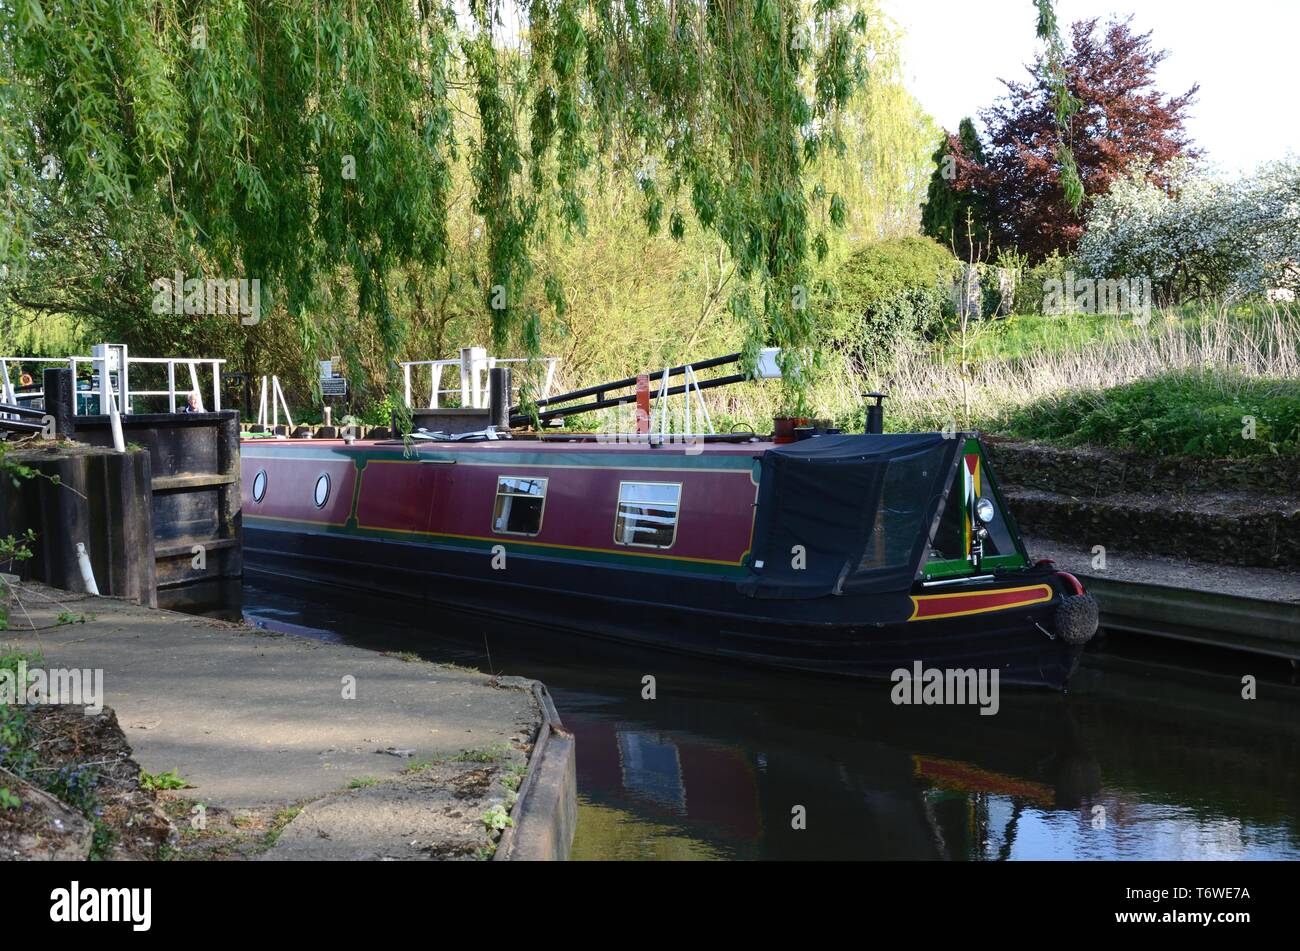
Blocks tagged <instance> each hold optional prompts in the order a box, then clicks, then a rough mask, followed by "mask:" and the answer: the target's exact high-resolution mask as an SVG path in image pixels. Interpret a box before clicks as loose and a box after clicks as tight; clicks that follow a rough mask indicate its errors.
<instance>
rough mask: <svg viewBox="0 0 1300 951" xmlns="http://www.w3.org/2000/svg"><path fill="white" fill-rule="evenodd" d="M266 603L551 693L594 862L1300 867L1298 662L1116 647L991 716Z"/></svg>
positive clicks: (1100, 649) (252, 607)
mask: <svg viewBox="0 0 1300 951" xmlns="http://www.w3.org/2000/svg"><path fill="white" fill-rule="evenodd" d="M243 599H244V616H245V617H246V618H247V620H249V621H250V622H251V623H253V624H255V625H259V626H262V627H265V628H268V629H272V630H280V631H286V632H292V633H297V634H305V635H308V636H311V637H318V638H320V639H322V640H327V641H340V642H345V643H348V644H353V645H357V646H361V647H366V648H370V649H373V650H382V651H413V652H415V653H417V654H419V655H420V656H421V657H424V658H426V659H428V660H431V661H437V662H450V663H455V664H460V665H463V666H471V667H476V668H478V669H480V670H483V671H490V672H492V673H497V674H516V675H522V676H528V677H535V678H537V679H539V680H542V681H544V682H545V683H546V685H547V686H548V687H549V688H550V691H551V693H552V695H553V696H554V698H555V703H556V706H557V708H558V709H559V712H560V716H561V717H562V718H563V720H564V723H565V725H566V726H567V727H569V728H570V729H572V730H573V732H574V733H575V734H576V736H577V742H578V791H579V805H578V831H577V837H576V840H575V842H574V847H573V855H574V858H577V859H951V860H974V861H982V860H1005V859H1271V858H1300V686H1297V685H1296V683H1295V681H1294V677H1293V676H1292V674H1291V671H1290V669H1289V667H1288V666H1287V665H1286V663H1285V662H1279V661H1272V660H1265V659H1259V658H1251V657H1244V656H1241V655H1235V654H1223V653H1217V652H1215V653H1210V652H1206V653H1199V652H1195V651H1192V650H1190V649H1188V648H1177V647H1173V646H1170V645H1169V644H1163V643H1161V644H1151V643H1143V642H1141V641H1138V640H1134V639H1128V640H1121V637H1120V636H1112V637H1111V638H1109V639H1108V640H1107V641H1106V642H1105V643H1104V644H1101V645H1095V646H1094V648H1093V649H1091V652H1090V654H1089V656H1088V659H1087V660H1086V662H1085V665H1084V667H1083V669H1082V670H1081V671H1080V673H1079V675H1078V676H1077V677H1076V680H1075V683H1074V685H1073V686H1072V688H1071V692H1070V694H1069V695H1068V696H1060V695H1055V694H1050V693H1037V692H1023V691H1013V690H1004V691H1002V693H1001V703H1000V707H999V709H998V711H997V713H996V714H995V715H992V716H981V715H980V714H979V712H978V710H977V709H976V708H973V707H965V708H952V707H924V706H896V705H894V704H893V703H892V702H891V700H890V697H889V691H890V685H889V684H887V683H857V682H837V681H830V680H826V679H822V678H813V677H804V676H798V675H789V674H775V673H767V672H760V671H753V670H747V669H737V668H735V667H730V666H723V665H720V664H715V663H712V662H709V661H706V660H700V659H695V658H683V657H678V656H675V655H671V654H665V653H661V652H657V651H648V650H641V649H637V648H630V647H626V646H621V645H615V644H611V643H604V642H601V641H597V640H592V639H589V638H579V637H576V636H573V635H568V634H565V633H563V632H559V631H554V630H550V629H547V628H545V627H539V626H530V625H522V624H513V623H509V624H508V623H503V622H499V621H491V620H486V621H485V620H484V619H482V618H479V617H475V616H471V615H468V614H464V613H460V612H456V611H453V610H450V609H445V608H440V607H436V606H429V605H416V604H410V603H402V602H395V601H391V600H380V599H375V598H368V597H366V596H363V595H358V594H355V593H348V592H340V591H337V590H332V591H322V589H319V588H315V587H309V586H306V585H301V584H299V583H294V582H287V581H284V580H282V579H280V578H273V577H271V576H269V575H264V574H260V573H257V572H256V571H250V572H249V573H248V574H247V575H246V577H245V582H244V590H243ZM1246 675H1250V676H1253V677H1255V678H1257V681H1258V699H1254V700H1247V699H1243V697H1242V677H1243V676H1246ZM647 677H652V678H654V679H653V685H654V697H653V699H650V698H648V697H646V696H645V694H647V693H648V691H647V688H646V683H647V681H646V679H645V678H647ZM801 817H802V818H801ZM799 825H802V826H803V827H802V828H796V826H799Z"/></svg>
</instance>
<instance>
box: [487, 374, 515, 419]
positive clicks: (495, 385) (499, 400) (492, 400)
mask: <svg viewBox="0 0 1300 951" xmlns="http://www.w3.org/2000/svg"><path fill="white" fill-rule="evenodd" d="M488 417H489V420H490V422H491V424H492V425H493V426H495V427H496V429H497V432H508V431H509V430H510V368H509V367H493V368H492V369H491V370H488Z"/></svg>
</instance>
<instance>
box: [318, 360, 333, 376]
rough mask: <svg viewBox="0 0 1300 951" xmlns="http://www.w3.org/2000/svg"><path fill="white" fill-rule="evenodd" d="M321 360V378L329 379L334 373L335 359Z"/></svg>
mask: <svg viewBox="0 0 1300 951" xmlns="http://www.w3.org/2000/svg"><path fill="white" fill-rule="evenodd" d="M319 362H320V378H321V379H322V380H328V379H329V378H330V377H332V376H333V375H334V361H333V360H321V361H319Z"/></svg>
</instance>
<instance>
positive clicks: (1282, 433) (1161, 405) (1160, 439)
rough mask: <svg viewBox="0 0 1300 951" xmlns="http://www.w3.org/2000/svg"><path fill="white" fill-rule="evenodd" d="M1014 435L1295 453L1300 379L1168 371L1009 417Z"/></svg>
mask: <svg viewBox="0 0 1300 951" xmlns="http://www.w3.org/2000/svg"><path fill="white" fill-rule="evenodd" d="M1008 429H1009V430H1010V432H1011V433H1013V434H1014V435H1018V436H1025V437H1028V438H1031V439H1049V440H1054V441H1059V442H1065V443H1068V444H1074V445H1078V444H1091V445H1099V446H1113V447H1116V448H1122V449H1131V450H1136V451H1138V452H1143V453H1149V454H1160V455H1192V456H1209V457H1215V458H1244V457H1247V456H1260V455H1269V454H1272V453H1295V452H1297V451H1300V383H1296V382H1295V381H1290V380H1267V379H1259V378H1251V377H1247V376H1245V375H1243V374H1234V373H1229V372H1185V373H1170V374H1164V375H1161V376H1158V377H1151V378H1147V379H1143V380H1136V381H1134V382H1132V383H1126V384H1123V385H1121V386H1115V387H1110V388H1108V389H1105V390H1101V391H1096V390H1093V391H1074V392H1071V393H1068V394H1065V395H1063V396H1060V397H1056V398H1052V399H1047V400H1043V401H1040V402H1038V403H1035V404H1031V405H1030V406H1028V407H1026V408H1024V409H1023V410H1021V411H1019V412H1018V413H1015V414H1013V416H1012V418H1011V421H1010V425H1009V426H1008Z"/></svg>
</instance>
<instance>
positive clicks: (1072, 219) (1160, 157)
mask: <svg viewBox="0 0 1300 951" xmlns="http://www.w3.org/2000/svg"><path fill="white" fill-rule="evenodd" d="M1131 22H1132V19H1131V18H1128V19H1124V20H1112V21H1110V22H1108V23H1107V24H1106V27H1105V29H1104V30H1103V31H1098V29H1097V24H1098V21H1097V20H1096V19H1095V18H1094V19H1091V20H1082V21H1079V22H1077V23H1074V24H1072V26H1071V43H1070V48H1069V50H1068V52H1067V55H1066V58H1065V61H1064V67H1065V73H1066V76H1067V81H1068V85H1069V90H1070V93H1071V95H1073V96H1074V97H1075V98H1077V99H1078V100H1079V103H1080V109H1079V111H1078V112H1076V113H1075V114H1074V115H1073V116H1071V117H1070V120H1069V126H1068V140H1069V142H1070V144H1071V146H1072V147H1073V150H1074V157H1075V161H1076V162H1077V164H1078V168H1079V175H1080V177H1081V179H1082V181H1083V187H1084V194H1085V195H1086V196H1088V197H1091V196H1093V195H1096V194H1099V193H1101V192H1104V191H1106V189H1107V188H1109V187H1110V183H1111V182H1112V181H1113V180H1114V179H1115V178H1116V177H1118V176H1120V175H1122V174H1123V173H1124V172H1125V171H1126V170H1127V169H1128V168H1129V167H1130V166H1131V165H1132V164H1133V163H1134V162H1137V161H1140V160H1145V161H1147V162H1149V167H1150V169H1151V173H1150V174H1151V175H1152V177H1153V178H1154V179H1155V180H1156V181H1161V182H1163V176H1162V169H1163V168H1164V167H1165V165H1166V164H1167V163H1168V162H1169V161H1170V160H1171V159H1173V158H1175V157H1176V156H1179V155H1186V156H1194V155H1196V154H1198V152H1197V150H1196V149H1194V148H1192V146H1191V144H1190V142H1189V140H1188V138H1187V133H1186V131H1185V130H1184V129H1183V120H1184V118H1185V114H1186V111H1187V108H1188V106H1190V105H1191V103H1192V101H1193V100H1194V98H1195V96H1196V93H1197V90H1198V89H1199V88H1200V87H1199V86H1193V87H1192V88H1191V89H1189V90H1188V91H1187V92H1185V93H1183V94H1182V95H1180V96H1163V95H1161V93H1160V92H1159V91H1158V90H1157V89H1156V88H1155V71H1156V67H1157V66H1158V65H1159V64H1160V62H1161V61H1162V60H1163V59H1164V58H1165V56H1166V55H1168V54H1167V53H1166V52H1165V51H1164V50H1157V49H1154V48H1153V47H1152V45H1151V34H1150V33H1134V32H1133V31H1132V29H1131V28H1130V24H1131ZM1029 73H1030V75H1031V76H1032V77H1033V79H1032V81H1031V82H1029V83H1016V82H1011V81H1009V80H1003V85H1005V86H1006V87H1007V92H1006V93H1005V95H1003V97H1002V98H1001V99H999V100H998V101H997V102H996V103H994V105H993V106H992V107H991V108H989V109H986V110H984V111H983V112H982V113H981V114H980V116H981V118H982V119H983V121H984V125H985V129H986V131H987V136H988V139H987V143H986V145H985V147H984V152H985V155H984V161H983V162H980V161H977V159H976V158H975V157H974V156H971V155H969V154H967V153H966V151H964V150H963V151H961V152H959V153H958V154H957V155H956V176H957V177H956V179H955V180H954V182H953V185H954V187H955V188H956V189H958V190H960V191H965V190H967V189H969V190H971V191H973V192H975V193H977V194H979V195H981V196H982V198H983V201H982V205H983V207H984V209H985V211H986V214H987V215H988V221H987V222H986V225H987V227H988V229H989V232H990V234H991V235H992V237H993V241H994V243H995V244H996V245H998V246H1002V247H1015V248H1018V249H1019V250H1020V251H1022V252H1026V253H1028V254H1029V256H1030V257H1031V258H1032V259H1034V260H1039V259H1041V258H1042V257H1044V256H1046V255H1048V254H1050V253H1051V252H1053V251H1063V252H1068V251H1069V250H1071V249H1073V248H1074V246H1075V245H1076V243H1077V242H1078V240H1079V238H1080V236H1081V235H1082V234H1083V221H1082V218H1081V214H1082V212H1081V213H1080V215H1076V214H1075V213H1073V212H1072V211H1071V210H1070V208H1069V206H1068V204H1067V203H1066V201H1065V195H1064V192H1063V190H1062V188H1061V181H1060V170H1059V167H1058V164H1057V161H1056V156H1055V154H1054V146H1055V143H1056V141H1057V130H1056V126H1055V108H1054V104H1053V101H1052V94H1051V89H1050V87H1049V85H1048V81H1047V79H1046V77H1045V75H1044V73H1043V70H1042V60H1041V58H1040V59H1039V60H1038V61H1036V62H1035V63H1034V64H1033V65H1032V66H1030V67H1029Z"/></svg>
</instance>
